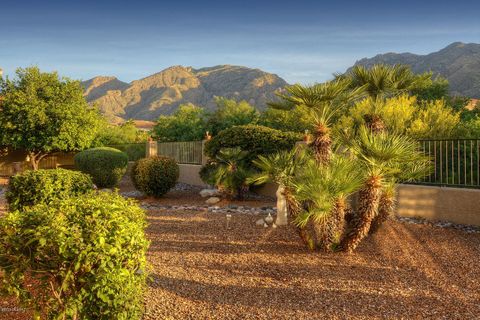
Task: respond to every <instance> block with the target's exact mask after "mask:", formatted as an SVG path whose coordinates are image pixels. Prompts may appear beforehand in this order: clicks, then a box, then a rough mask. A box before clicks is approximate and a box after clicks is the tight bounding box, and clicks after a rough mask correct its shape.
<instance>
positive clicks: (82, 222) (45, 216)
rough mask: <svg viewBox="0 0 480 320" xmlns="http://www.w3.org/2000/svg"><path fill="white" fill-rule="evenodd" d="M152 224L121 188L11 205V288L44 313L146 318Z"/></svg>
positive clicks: (0, 241) (2, 244)
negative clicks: (29, 204)
mask: <svg viewBox="0 0 480 320" xmlns="http://www.w3.org/2000/svg"><path fill="white" fill-rule="evenodd" d="M145 226H146V223H145V215H144V212H143V210H141V209H140V208H139V207H138V206H137V205H136V204H135V202H133V201H132V200H126V199H124V198H123V197H121V196H119V195H118V194H115V193H113V194H112V193H98V194H95V193H89V194H85V195H81V196H79V197H77V198H69V199H64V200H58V201H55V202H53V203H51V204H50V205H47V204H39V205H36V206H32V207H27V208H25V210H24V211H13V212H9V213H7V215H6V216H5V217H4V218H3V219H1V220H0V250H1V252H2V254H1V255H0V268H1V270H2V272H3V286H4V289H5V290H6V291H7V293H9V294H11V295H15V296H17V297H19V299H20V302H21V304H22V305H23V306H25V307H27V308H31V309H33V310H35V315H36V316H37V317H39V318H42V319H125V320H127V319H128V320H130V319H140V318H141V315H142V310H143V295H142V294H143V291H144V289H145V280H146V276H147V275H146V257H145V255H146V250H147V248H148V241H147V240H146V238H145V232H144V229H145ZM25 280H26V281H25Z"/></svg>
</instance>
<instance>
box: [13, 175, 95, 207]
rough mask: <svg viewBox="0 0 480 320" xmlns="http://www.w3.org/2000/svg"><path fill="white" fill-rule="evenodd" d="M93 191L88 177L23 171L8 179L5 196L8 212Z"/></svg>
mask: <svg viewBox="0 0 480 320" xmlns="http://www.w3.org/2000/svg"><path fill="white" fill-rule="evenodd" d="M92 189H93V183H92V179H91V178H90V176H88V175H86V174H83V173H81V172H77V171H71V170H65V169H52V170H43V169H41V170H37V171H25V172H24V173H22V174H17V175H15V176H13V177H11V178H10V182H9V185H8V192H7V194H6V197H7V201H8V204H9V208H10V210H17V209H18V210H22V209H23V208H24V207H26V206H32V205H36V204H39V203H45V204H49V203H50V202H52V201H54V200H57V199H66V198H69V197H75V196H78V195H80V194H83V193H86V192H88V191H90V190H92Z"/></svg>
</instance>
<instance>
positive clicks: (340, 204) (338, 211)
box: [314, 197, 346, 251]
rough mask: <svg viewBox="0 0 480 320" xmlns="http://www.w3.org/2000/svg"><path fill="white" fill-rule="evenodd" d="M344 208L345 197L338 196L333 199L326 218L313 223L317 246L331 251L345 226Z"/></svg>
mask: <svg viewBox="0 0 480 320" xmlns="http://www.w3.org/2000/svg"><path fill="white" fill-rule="evenodd" d="M345 208H346V203H345V198H343V197H339V198H337V199H336V200H335V202H334V204H333V208H332V211H331V213H330V215H329V217H328V218H327V220H326V221H324V222H315V223H314V230H315V235H316V239H317V242H316V244H317V248H319V249H322V250H324V251H332V250H333V249H334V245H335V244H338V242H339V241H340V238H341V235H342V234H343V229H344V226H345Z"/></svg>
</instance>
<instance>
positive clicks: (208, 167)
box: [198, 160, 218, 186]
mask: <svg viewBox="0 0 480 320" xmlns="http://www.w3.org/2000/svg"><path fill="white" fill-rule="evenodd" d="M217 167H218V165H217V162H216V161H214V160H208V162H207V163H206V164H205V165H203V166H202V168H201V169H200V172H199V173H198V174H199V176H200V179H202V181H203V182H205V183H206V184H208V185H211V186H213V185H215V183H216V179H215V172H216V170H217Z"/></svg>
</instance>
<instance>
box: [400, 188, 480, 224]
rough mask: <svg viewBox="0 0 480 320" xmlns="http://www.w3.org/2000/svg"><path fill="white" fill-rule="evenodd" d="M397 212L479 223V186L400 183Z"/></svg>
mask: <svg viewBox="0 0 480 320" xmlns="http://www.w3.org/2000/svg"><path fill="white" fill-rule="evenodd" d="M397 191H398V192H397V199H398V204H397V215H399V216H402V217H417V218H425V219H429V220H446V221H451V222H454V223H461V224H470V225H477V226H480V190H477V189H462V188H447V187H432V186H416V185H400V186H399V187H398V190H397Z"/></svg>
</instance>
